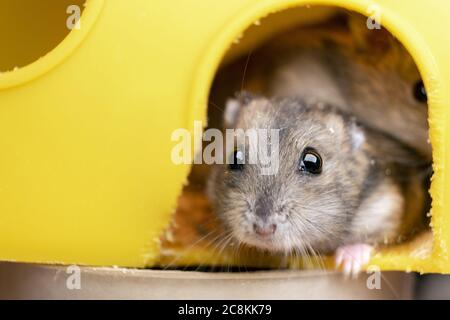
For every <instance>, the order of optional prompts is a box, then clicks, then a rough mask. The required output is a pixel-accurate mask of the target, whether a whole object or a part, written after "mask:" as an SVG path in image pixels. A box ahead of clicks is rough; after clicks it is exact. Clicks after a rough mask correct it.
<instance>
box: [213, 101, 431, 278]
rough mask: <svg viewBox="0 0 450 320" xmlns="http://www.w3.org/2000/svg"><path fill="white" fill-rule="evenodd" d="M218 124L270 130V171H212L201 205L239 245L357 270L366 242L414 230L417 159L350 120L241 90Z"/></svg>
mask: <svg viewBox="0 0 450 320" xmlns="http://www.w3.org/2000/svg"><path fill="white" fill-rule="evenodd" d="M225 119H226V126H227V127H228V128H234V129H243V130H247V129H252V128H253V129H280V131H279V167H278V170H277V172H276V173H275V174H272V175H262V174H261V167H262V164H261V163H258V162H257V163H253V164H248V163H245V161H244V164H239V165H236V164H235V165H233V164H217V165H215V166H214V168H213V169H212V173H211V175H210V178H209V181H208V194H209V197H210V200H211V202H212V205H213V208H214V210H215V212H216V214H217V215H218V217H219V218H220V220H221V221H222V222H223V224H224V226H225V228H227V229H228V230H229V231H230V232H231V234H232V235H233V237H234V238H235V239H236V240H237V241H238V242H239V243H242V244H245V245H248V246H251V247H256V248H260V249H263V250H268V251H271V252H280V253H290V252H293V251H294V250H302V252H311V253H318V254H330V253H332V252H335V251H337V252H338V253H339V252H340V254H339V255H338V256H337V257H336V259H337V262H338V263H343V264H344V268H345V269H346V271H347V272H357V271H358V270H359V269H360V268H361V266H362V265H363V264H364V263H366V262H367V261H368V258H369V257H370V252H371V250H372V247H373V246H376V245H379V244H383V243H390V242H395V241H397V240H398V238H399V236H401V235H402V234H403V233H404V231H405V230H408V231H411V230H413V229H414V227H415V226H417V225H418V224H419V220H420V217H421V213H422V211H423V203H424V199H425V197H426V194H425V192H424V190H423V186H422V180H423V175H421V173H420V168H421V166H422V165H423V162H422V161H421V160H420V158H418V157H417V156H416V155H415V153H414V152H413V151H412V150H410V149H409V148H407V147H405V146H403V145H402V144H400V143H398V142H397V141H395V140H393V139H391V138H387V137H386V136H385V135H384V134H382V133H378V132H376V131H373V130H371V129H368V128H365V127H363V126H361V125H359V124H357V123H356V122H355V119H354V117H351V116H349V115H347V114H346V113H343V112H342V111H340V110H338V109H337V108H335V107H332V106H329V105H327V104H322V103H319V104H317V103H314V104H310V103H308V102H306V101H304V100H302V99H300V98H283V99H276V98H275V99H266V98H264V97H252V96H249V95H248V94H245V95H241V96H240V97H239V98H238V99H237V100H232V101H231V102H229V103H228V104H227V110H226V111H225ZM240 143H241V144H239V142H238V145H237V146H236V150H233V152H232V153H231V154H228V155H227V156H231V157H232V158H233V156H234V159H233V160H235V161H236V160H239V159H236V154H237V152H238V151H241V152H243V153H248V150H249V141H248V140H245V142H243V141H240ZM241 156H242V155H241ZM339 250H341V251H339ZM342 250H344V251H342ZM356 256H357V258H355V257H356Z"/></svg>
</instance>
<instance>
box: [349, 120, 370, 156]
mask: <svg viewBox="0 0 450 320" xmlns="http://www.w3.org/2000/svg"><path fill="white" fill-rule="evenodd" d="M350 137H351V143H352V148H353V150H357V149H359V148H360V147H361V146H362V145H363V144H364V142H365V141H366V135H365V133H364V130H363V128H361V127H360V126H359V125H358V124H357V123H355V122H352V124H351V126H350Z"/></svg>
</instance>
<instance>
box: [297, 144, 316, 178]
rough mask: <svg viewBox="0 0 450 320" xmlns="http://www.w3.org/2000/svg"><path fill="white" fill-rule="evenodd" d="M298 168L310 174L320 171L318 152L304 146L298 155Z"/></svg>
mask: <svg viewBox="0 0 450 320" xmlns="http://www.w3.org/2000/svg"><path fill="white" fill-rule="evenodd" d="M299 170H300V171H302V172H309V173H312V174H319V173H321V172H322V158H321V157H320V154H319V153H318V152H317V151H316V150H314V149H313V148H306V149H305V150H303V153H302V156H301V157H300V164H299Z"/></svg>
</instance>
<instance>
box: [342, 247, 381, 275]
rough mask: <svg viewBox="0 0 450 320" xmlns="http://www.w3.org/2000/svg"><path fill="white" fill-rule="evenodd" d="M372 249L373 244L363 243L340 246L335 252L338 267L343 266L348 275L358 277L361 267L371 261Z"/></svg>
mask: <svg viewBox="0 0 450 320" xmlns="http://www.w3.org/2000/svg"><path fill="white" fill-rule="evenodd" d="M372 251H373V247H372V246H370V245H368V244H363V243H358V244H351V245H347V246H342V247H339V248H337V250H336V253H335V260H334V261H335V264H336V268H340V267H341V268H342V271H343V272H344V274H345V275H346V276H347V277H348V276H350V275H352V276H353V277H356V276H358V274H359V272H360V271H361V267H363V266H364V265H366V264H367V263H369V261H370V256H371V254H372Z"/></svg>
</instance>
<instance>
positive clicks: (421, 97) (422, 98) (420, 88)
mask: <svg viewBox="0 0 450 320" xmlns="http://www.w3.org/2000/svg"><path fill="white" fill-rule="evenodd" d="M413 93H414V98H416V100H417V101H419V102H422V103H425V102H427V100H428V97H427V91H426V90H425V86H424V84H423V81H422V80H419V81H417V82H416V84H415V85H414V91H413Z"/></svg>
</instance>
